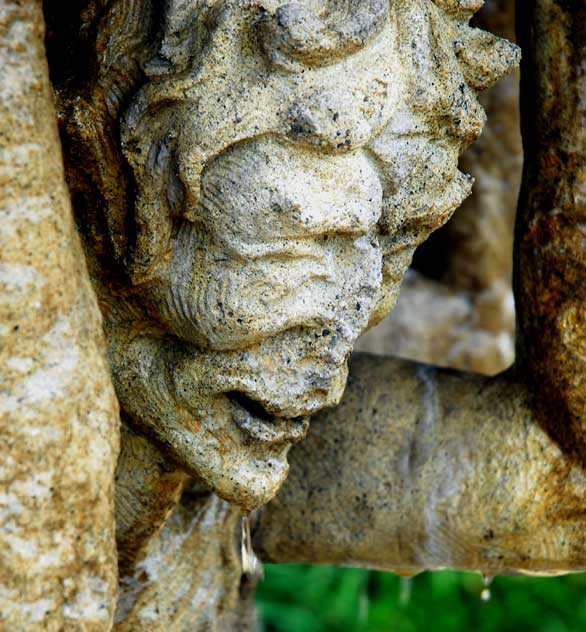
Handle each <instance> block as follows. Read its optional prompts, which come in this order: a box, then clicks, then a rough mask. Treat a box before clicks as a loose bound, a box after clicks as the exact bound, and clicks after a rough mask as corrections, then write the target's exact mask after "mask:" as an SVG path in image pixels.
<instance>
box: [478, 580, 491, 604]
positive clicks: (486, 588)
mask: <svg viewBox="0 0 586 632" xmlns="http://www.w3.org/2000/svg"><path fill="white" fill-rule="evenodd" d="M492 580H493V578H492V577H491V576H490V575H484V574H483V575H482V592H481V593H480V599H481V600H482V601H484V602H486V601H490V596H491V595H490V585H491V584H492Z"/></svg>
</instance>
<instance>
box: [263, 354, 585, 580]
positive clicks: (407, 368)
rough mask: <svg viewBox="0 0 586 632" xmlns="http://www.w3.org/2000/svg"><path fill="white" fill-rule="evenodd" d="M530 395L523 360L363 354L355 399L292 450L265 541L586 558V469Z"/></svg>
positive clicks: (416, 564) (331, 555)
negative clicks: (451, 365)
mask: <svg viewBox="0 0 586 632" xmlns="http://www.w3.org/2000/svg"><path fill="white" fill-rule="evenodd" d="M531 400H532V397H531V395H530V393H529V391H527V390H526V389H525V388H524V387H523V386H520V381H519V379H518V378H517V376H516V375H515V374H514V373H513V372H507V373H504V374H502V375H500V376H499V377H497V378H485V377H479V376H472V375H466V374H457V373H455V372H448V371H443V370H441V369H436V368H434V367H430V366H427V365H421V364H415V363H412V362H407V361H403V360H396V359H393V358H383V357H380V356H370V355H367V354H355V355H354V356H353V357H352V360H351V367H350V378H349V381H348V387H347V389H346V393H345V395H344V398H343V400H342V403H341V404H340V405H339V406H338V407H337V408H335V409H333V410H330V411H324V412H322V413H320V414H319V415H317V416H316V417H315V418H314V420H313V421H312V427H311V430H310V432H309V436H308V437H307V439H306V440H305V441H304V442H303V443H302V444H301V445H299V446H295V447H294V448H293V449H292V450H291V454H290V461H291V471H290V473H289V477H288V479H287V481H286V483H285V484H284V486H283V487H282V489H281V491H280V492H279V493H278V495H277V497H276V498H275V499H274V500H273V501H272V502H271V503H270V504H269V505H267V507H266V508H264V509H263V512H262V513H261V518H260V522H259V524H258V527H257V530H256V535H255V544H256V547H257V550H258V551H259V553H260V554H261V555H262V557H264V559H265V560H267V561H272V562H312V563H315V562H319V563H327V564H343V565H361V566H368V567H371V568H381V569H393V570H397V571H399V572H402V573H411V572H417V571H419V570H425V569H437V568H446V567H447V568H455V569H465V570H478V571H482V572H484V573H486V574H488V575H496V574H501V573H511V572H522V573H529V574H543V575H548V574H553V573H558V572H569V571H578V570H584V569H586V553H585V551H586V541H585V535H584V528H583V515H584V513H583V498H584V493H586V477H585V476H584V472H583V470H582V469H581V468H580V467H578V466H575V465H574V464H573V463H572V461H571V460H570V459H568V458H567V455H565V454H563V452H562V451H561V450H560V448H559V447H558V446H557V445H556V443H555V441H553V440H552V439H551V438H550V437H549V436H548V435H547V433H546V432H544V431H543V429H542V428H541V427H540V425H539V423H538V422H537V420H535V419H534V417H533V412H532V408H531ZM381 446H384V448H383V449H381Z"/></svg>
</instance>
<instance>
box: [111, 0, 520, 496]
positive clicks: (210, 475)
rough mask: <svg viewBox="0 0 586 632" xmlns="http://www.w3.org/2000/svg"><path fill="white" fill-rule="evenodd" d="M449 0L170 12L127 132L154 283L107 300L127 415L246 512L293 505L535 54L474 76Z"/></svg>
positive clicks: (142, 248) (142, 254) (138, 225)
mask: <svg viewBox="0 0 586 632" xmlns="http://www.w3.org/2000/svg"><path fill="white" fill-rule="evenodd" d="M436 4H437V5H438V6H436ZM436 4H434V3H432V2H431V1H430V0H396V1H395V2H393V3H390V5H389V3H388V2H387V1H386V0H368V1H366V0H330V1H328V2H325V3H319V2H315V1H313V0H312V1H310V2H305V3H282V2H273V1H271V2H269V1H268V0H267V1H263V2H260V1H259V2H251V3H250V4H249V5H247V6H246V7H244V8H243V6H242V3H240V2H230V1H219V0H216V1H214V2H208V3H203V2H202V3H199V2H196V3H195V4H194V5H193V7H191V5H190V4H189V3H174V2H170V3H169V8H168V15H167V19H166V26H165V29H164V33H163V34H162V37H161V44H160V46H159V51H158V53H157V54H156V55H155V56H154V57H151V59H149V60H148V63H146V62H145V64H144V68H145V69H146V72H147V74H148V75H149V76H150V78H149V81H148V82H147V83H146V85H145V86H144V87H143V88H142V89H141V90H140V91H139V92H138V93H137V94H136V95H135V97H134V98H133V100H132V102H131V105H130V107H129V108H128V110H127V112H126V114H125V115H124V116H123V118H122V126H121V131H122V147H123V151H124V154H125V157H126V160H127V161H128V163H129V164H130V166H131V168H132V170H133V173H134V179H135V185H136V203H135V205H134V229H135V238H134V239H127V240H126V242H124V243H127V244H128V245H127V252H126V255H125V262H126V265H127V271H128V273H129V277H130V279H131V280H132V283H130V284H128V285H127V286H126V287H125V288H122V289H120V288H119V289H118V290H117V291H116V292H113V291H112V290H111V288H108V286H107V284H102V286H101V287H102V291H101V294H102V298H103V303H104V304H105V305H106V306H107V307H106V316H107V321H106V322H107V329H108V333H109V338H110V361H111V365H112V371H113V376H114V382H115V384H116V388H117V392H118V396H119V399H120V403H121V407H122V409H123V412H124V414H125V416H126V417H127V418H129V419H130V420H131V422H132V423H133V424H134V425H135V426H137V427H139V428H141V429H142V430H143V431H145V432H146V433H148V434H149V435H150V436H152V437H154V438H155V439H156V440H157V441H158V442H159V443H160V444H161V445H162V446H164V447H165V449H166V450H167V451H168V452H170V453H171V454H172V456H173V457H174V458H175V459H176V460H177V461H178V463H180V464H181V465H182V466H183V467H184V468H185V469H186V470H187V471H188V472H189V473H191V474H192V475H194V476H197V477H199V478H200V479H202V480H203V481H204V482H205V483H206V484H207V485H208V486H209V487H210V488H211V489H213V490H214V491H215V492H216V493H218V494H219V495H220V496H222V497H223V498H226V499H227V500H230V501H233V502H236V503H239V504H241V505H243V506H244V507H248V508H252V507H254V506H258V505H259V504H262V503H263V502H266V501H267V500H269V499H270V498H271V497H272V496H273V495H274V493H275V492H276V490H277V489H278V486H279V485H280V484H281V482H282V481H283V479H284V477H285V475H286V470H287V464H286V454H287V451H288V449H289V447H290V445H291V444H292V443H293V442H295V441H298V440H300V439H301V438H302V437H303V436H304V434H305V432H306V429H307V416H308V415H310V414H312V413H314V412H316V411H317V410H320V409H321V408H323V407H325V406H332V405H335V404H336V403H337V402H338V401H339V399H340V397H341V395H342V392H343V389H344V385H345V381H346V373H347V369H346V360H347V358H348V355H349V353H350V351H351V349H352V345H353V344H354V342H355V341H356V339H357V338H358V336H359V335H360V334H361V333H362V332H363V331H365V330H366V329H367V328H368V327H369V326H372V325H373V324H374V323H376V322H378V321H379V320H381V319H382V318H383V317H384V316H385V315H386V314H387V313H388V312H389V310H390V309H391V308H392V306H393V304H394V301H395V300H396V297H397V294H398V289H399V286H400V282H401V279H402V276H403V274H404V272H405V270H406V268H407V266H408V265H409V262H410V259H411V255H412V253H413V251H414V249H415V247H416V246H417V245H418V243H420V242H421V241H423V239H425V237H426V236H427V235H428V234H429V232H431V230H433V229H435V228H437V227H438V226H439V225H441V224H442V223H443V222H444V221H446V219H447V218H448V217H449V215H450V213H451V212H452V211H453V210H454V209H455V208H456V207H457V206H458V204H459V203H460V202H461V201H462V199H463V198H464V197H465V196H466V195H467V194H468V192H469V190H470V186H471V185H470V181H469V179H468V178H467V177H466V176H464V175H463V174H461V173H459V172H458V170H457V159H458V155H459V153H460V151H461V149H462V148H463V146H464V145H465V144H467V143H468V142H470V141H471V140H473V139H474V138H475V137H476V135H477V134H478V133H479V132H480V129H481V126H482V122H483V113H482V111H481V109H480V108H479V106H478V104H477V102H476V99H475V93H474V89H479V88H481V87H484V84H488V83H490V81H491V80H493V79H495V78H496V76H497V72H501V71H502V70H504V68H506V66H507V64H510V63H512V61H514V60H512V59H510V60H509V61H508V62H506V63H505V62H504V61H502V59H504V57H506V55H505V53H506V54H508V55H509V56H511V55H512V53H511V49H510V48H507V47H505V48H506V50H505V49H504V48H503V51H504V52H503V51H500V53H502V54H501V55H500V57H498V59H499V60H500V62H499V63H501V66H503V68H502V69H500V70H498V71H497V70H495V69H494V68H493V67H492V66H490V64H488V63H487V64H485V67H484V75H482V73H480V72H476V69H475V67H474V65H473V64H471V63H470V61H469V59H468V58H467V57H466V55H465V54H461V55H459V57H461V58H462V59H463V60H464V61H458V60H457V58H456V53H455V52H454V51H456V50H457V47H458V46H461V47H463V49H464V50H466V46H468V47H470V46H471V45H472V44H471V42H472V43H474V42H476V40H475V37H476V36H475V35H474V33H473V31H472V29H469V27H467V26H466V25H465V23H464V22H462V21H459V20H456V19H453V18H454V17H455V16H457V17H459V18H462V17H463V14H465V13H466V9H465V8H464V9H462V8H461V3H459V2H448V1H447V0H446V1H443V2H439V1H438V2H437V3H436ZM469 4H470V3H468V5H469ZM452 5H453V6H452ZM468 5H466V6H468ZM470 6H472V5H470ZM198 7H199V8H198ZM440 7H441V8H440ZM446 7H447V8H446ZM486 37H488V36H486ZM130 40H131V38H129V41H130ZM495 42H496V43H495ZM475 45H477V44H475ZM482 45H483V46H484V53H483V54H484V57H485V58H487V59H488V57H489V53H492V52H493V51H492V49H494V48H496V47H497V45H498V46H501V48H502V47H503V45H502V44H501V43H500V42H498V41H497V40H496V39H495V40H494V42H493V41H492V40H491V41H490V42H487V41H486V38H485V39H484V40H482ZM491 47H492V48H491ZM487 51H488V52H487ZM495 54H496V53H495ZM466 59H468V61H466ZM493 66H498V64H496V63H493ZM475 72H476V74H475ZM483 77H484V78H483ZM120 81H122V80H120ZM483 82H484V83H483ZM119 92H120V88H119V84H116V90H115V91H114V92H113V94H114V97H116V95H117V94H118V93H119ZM114 97H113V98H114ZM106 214H107V215H108V221H109V226H113V225H114V224H115V222H114V221H113V219H112V217H113V214H112V212H111V211H107V213H106ZM112 239H113V241H114V242H115V243H116V237H115V236H114V237H112ZM120 243H122V242H120Z"/></svg>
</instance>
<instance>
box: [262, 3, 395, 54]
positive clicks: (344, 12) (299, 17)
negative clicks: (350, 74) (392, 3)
mask: <svg viewBox="0 0 586 632" xmlns="http://www.w3.org/2000/svg"><path fill="white" fill-rule="evenodd" d="M325 4H326V6H325V8H324V9H323V10H322V11H321V12H320V13H319V15H316V13H314V12H312V11H311V10H310V9H309V8H307V7H304V6H303V5H301V4H298V3H288V4H284V5H282V6H280V7H279V8H278V9H277V10H276V11H275V12H274V13H272V14H268V15H267V16H265V18H264V23H263V34H264V45H265V50H266V51H267V53H268V54H269V56H270V57H271V60H272V61H273V62H274V63H275V64H277V65H285V66H287V65H288V64H287V61H290V62H298V63H301V64H303V65H306V66H327V65H329V64H332V63H334V62H335V61H336V60H337V59H339V58H340V57H342V56H345V55H349V54H351V53H353V52H355V51H356V50H358V49H360V48H362V47H363V46H365V45H366V44H367V43H368V42H369V41H370V40H371V39H372V38H373V37H374V36H375V35H377V34H378V33H379V32H380V31H381V30H382V27H383V24H384V22H385V20H386V18H387V17H388V11H389V1H388V0H328V1H327V2H326V3H325Z"/></svg>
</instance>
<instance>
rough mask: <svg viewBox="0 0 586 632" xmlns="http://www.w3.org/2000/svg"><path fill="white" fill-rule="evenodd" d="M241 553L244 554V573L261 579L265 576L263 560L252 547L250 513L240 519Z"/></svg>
mask: <svg viewBox="0 0 586 632" xmlns="http://www.w3.org/2000/svg"><path fill="white" fill-rule="evenodd" d="M240 537H241V540H240V554H241V556H242V573H243V574H244V575H248V576H249V577H252V578H254V579H257V580H260V579H262V578H263V577H264V570H263V566H262V563H261V561H260V560H259V559H258V557H257V556H256V554H255V552H254V549H253V548H252V537H251V535H250V515H249V514H244V515H243V516H242V520H241V521H240Z"/></svg>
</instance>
